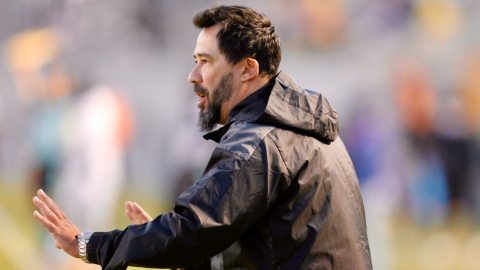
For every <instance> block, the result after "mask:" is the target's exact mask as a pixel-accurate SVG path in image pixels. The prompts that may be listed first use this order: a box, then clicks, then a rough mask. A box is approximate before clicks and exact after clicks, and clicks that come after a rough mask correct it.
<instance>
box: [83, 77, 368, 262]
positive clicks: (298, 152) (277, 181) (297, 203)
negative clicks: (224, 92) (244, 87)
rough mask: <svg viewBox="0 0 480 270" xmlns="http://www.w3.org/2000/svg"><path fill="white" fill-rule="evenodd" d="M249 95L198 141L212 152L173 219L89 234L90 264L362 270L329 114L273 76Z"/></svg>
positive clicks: (342, 160) (358, 204) (351, 195)
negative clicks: (219, 125) (213, 144)
mask: <svg viewBox="0 0 480 270" xmlns="http://www.w3.org/2000/svg"><path fill="white" fill-rule="evenodd" d="M257 92H258V93H257ZM257 92H256V93H254V94H252V96H249V97H247V99H245V100H244V101H242V102H241V103H240V104H239V105H237V106H236V107H235V108H234V109H233V110H232V112H231V114H230V116H229V119H228V121H227V124H226V125H225V126H223V127H222V128H220V129H219V130H217V131H214V132H212V133H209V134H207V135H206V136H205V137H206V138H207V139H213V140H216V141H218V142H219V145H218V147H217V148H216V149H215V150H214V152H213V154H212V157H211V159H210V161H209V163H208V165H207V168H206V170H205V172H204V174H203V176H202V178H201V179H200V180H199V181H198V182H197V183H196V184H195V185H194V186H192V187H190V188H189V189H188V190H187V191H185V192H184V193H183V194H182V195H180V197H179V198H178V199H177V201H176V203H175V208H174V210H173V211H172V212H170V213H166V214H163V215H160V216H158V217H157V218H155V219H154V220H153V221H151V222H148V223H145V224H142V225H131V226H129V227H127V228H126V229H125V230H124V231H119V230H115V231H112V232H106V233H95V234H93V236H92V238H91V240H90V243H89V244H88V247H87V250H88V258H89V260H90V261H92V262H94V263H97V264H100V265H101V266H102V268H103V269H108V270H117V269H125V268H126V267H127V266H143V267H153V268H180V267H182V268H193V269H224V270H227V269H278V270H292V269H345V270H346V269H349V270H350V269H372V266H371V259H370V249H369V245H368V239H367V234H366V224H365V215H364V209H363V202H362V198H361V195H360V190H359V185H358V180H357V177H356V174H355V170H354V168H353V165H352V163H351V161H350V158H349V156H348V153H347V151H346V149H345V147H344V145H343V143H342V141H341V140H340V138H339V137H337V135H338V117H337V113H336V111H335V110H334V109H333V108H332V107H331V106H330V105H329V103H328V102H327V100H326V99H325V98H324V97H323V95H321V94H318V93H315V92H312V91H308V90H304V89H302V88H300V87H299V86H298V85H297V84H296V83H295V82H294V81H293V80H292V79H291V78H290V77H288V75H286V74H285V73H283V72H280V73H279V74H278V75H277V76H276V77H275V78H274V79H272V81H271V82H270V83H269V84H267V85H266V86H264V87H262V89H260V90H259V91H257ZM265 93H267V94H266V95H265ZM262 95H263V96H262Z"/></svg>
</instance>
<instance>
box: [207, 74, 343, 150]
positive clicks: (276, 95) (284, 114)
mask: <svg viewBox="0 0 480 270" xmlns="http://www.w3.org/2000/svg"><path fill="white" fill-rule="evenodd" d="M236 121H243V122H250V123H252V122H255V123H259V124H265V125H274V126H281V127H283V128H287V129H293V130H297V131H299V132H302V133H304V134H306V135H310V136H313V137H315V138H317V139H318V140H320V141H323V142H325V143H330V142H332V141H334V140H335V139H336V137H337V135H338V131H339V125H338V114H337V112H336V111H335V109H333V108H332V106H330V104H329V103H328V101H327V100H326V99H325V97H324V96H323V95H322V94H319V93H316V92H313V91H310V90H306V89H303V88H301V87H300V86H299V85H298V84H297V83H296V82H295V81H294V80H293V79H292V78H290V77H289V76H288V75H287V74H285V73H284V72H279V73H278V74H277V75H276V76H275V77H273V78H272V79H271V80H270V81H269V82H268V83H267V84H265V85H264V86H263V87H261V88H260V89H259V90H257V91H255V92H254V93H252V94H251V95H250V96H248V97H247V98H245V99H244V100H243V101H242V102H240V103H239V104H237V105H236V106H235V107H234V108H233V109H232V111H231V112H230V114H229V117H228V119H227V123H226V124H225V125H224V126H223V127H220V128H219V129H217V130H215V131H212V132H209V133H207V134H205V135H204V138H205V139H207V140H209V139H211V140H213V141H216V142H220V140H221V138H222V137H223V135H225V133H226V132H227V131H228V129H229V128H230V126H231V125H232V123H234V122H236Z"/></svg>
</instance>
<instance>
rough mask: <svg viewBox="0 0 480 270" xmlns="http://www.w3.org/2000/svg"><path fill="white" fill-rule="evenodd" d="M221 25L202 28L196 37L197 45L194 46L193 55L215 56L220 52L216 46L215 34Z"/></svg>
mask: <svg viewBox="0 0 480 270" xmlns="http://www.w3.org/2000/svg"><path fill="white" fill-rule="evenodd" d="M220 29H221V25H219V24H216V25H214V26H211V27H207V28H203V29H202V31H201V32H200V34H199V35H198V38H197V45H196V47H195V52H194V56H193V57H195V56H198V57H201V56H209V57H215V56H217V55H219V54H220V49H219V47H218V39H217V34H218V31H220Z"/></svg>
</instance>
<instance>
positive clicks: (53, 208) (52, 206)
mask: <svg viewBox="0 0 480 270" xmlns="http://www.w3.org/2000/svg"><path fill="white" fill-rule="evenodd" d="M37 195H38V197H39V198H40V199H42V201H43V202H44V203H45V204H46V205H47V206H48V208H50V210H51V211H52V212H54V213H55V215H56V216H57V217H58V218H67V216H66V215H65V213H64V212H63V211H62V209H60V207H58V205H57V204H56V203H55V202H54V201H53V200H52V199H50V197H48V196H47V194H45V192H43V190H42V189H39V190H38V191H37Z"/></svg>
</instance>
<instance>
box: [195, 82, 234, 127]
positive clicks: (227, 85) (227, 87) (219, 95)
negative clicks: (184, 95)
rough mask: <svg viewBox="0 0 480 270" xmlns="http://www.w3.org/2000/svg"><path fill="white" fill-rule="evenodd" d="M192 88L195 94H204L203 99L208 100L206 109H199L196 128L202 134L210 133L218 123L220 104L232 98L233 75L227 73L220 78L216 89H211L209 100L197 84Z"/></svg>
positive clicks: (203, 89)
mask: <svg viewBox="0 0 480 270" xmlns="http://www.w3.org/2000/svg"><path fill="white" fill-rule="evenodd" d="M193 87H194V90H195V92H197V93H202V94H205V95H206V96H205V98H207V100H208V107H207V109H206V110H203V109H200V112H199V113H198V128H199V129H200V131H202V132H205V131H211V130H213V129H214V128H215V127H216V126H217V123H218V122H220V117H221V113H222V104H223V103H224V102H225V101H227V100H229V99H230V98H231V97H232V94H233V73H229V74H227V75H225V76H224V77H223V78H222V80H221V81H220V82H219V83H218V85H217V87H216V88H215V89H213V91H212V93H211V95H212V97H211V98H210V94H209V92H208V91H207V90H206V89H205V88H203V87H201V86H200V85H199V84H195V85H194V86H193Z"/></svg>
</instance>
